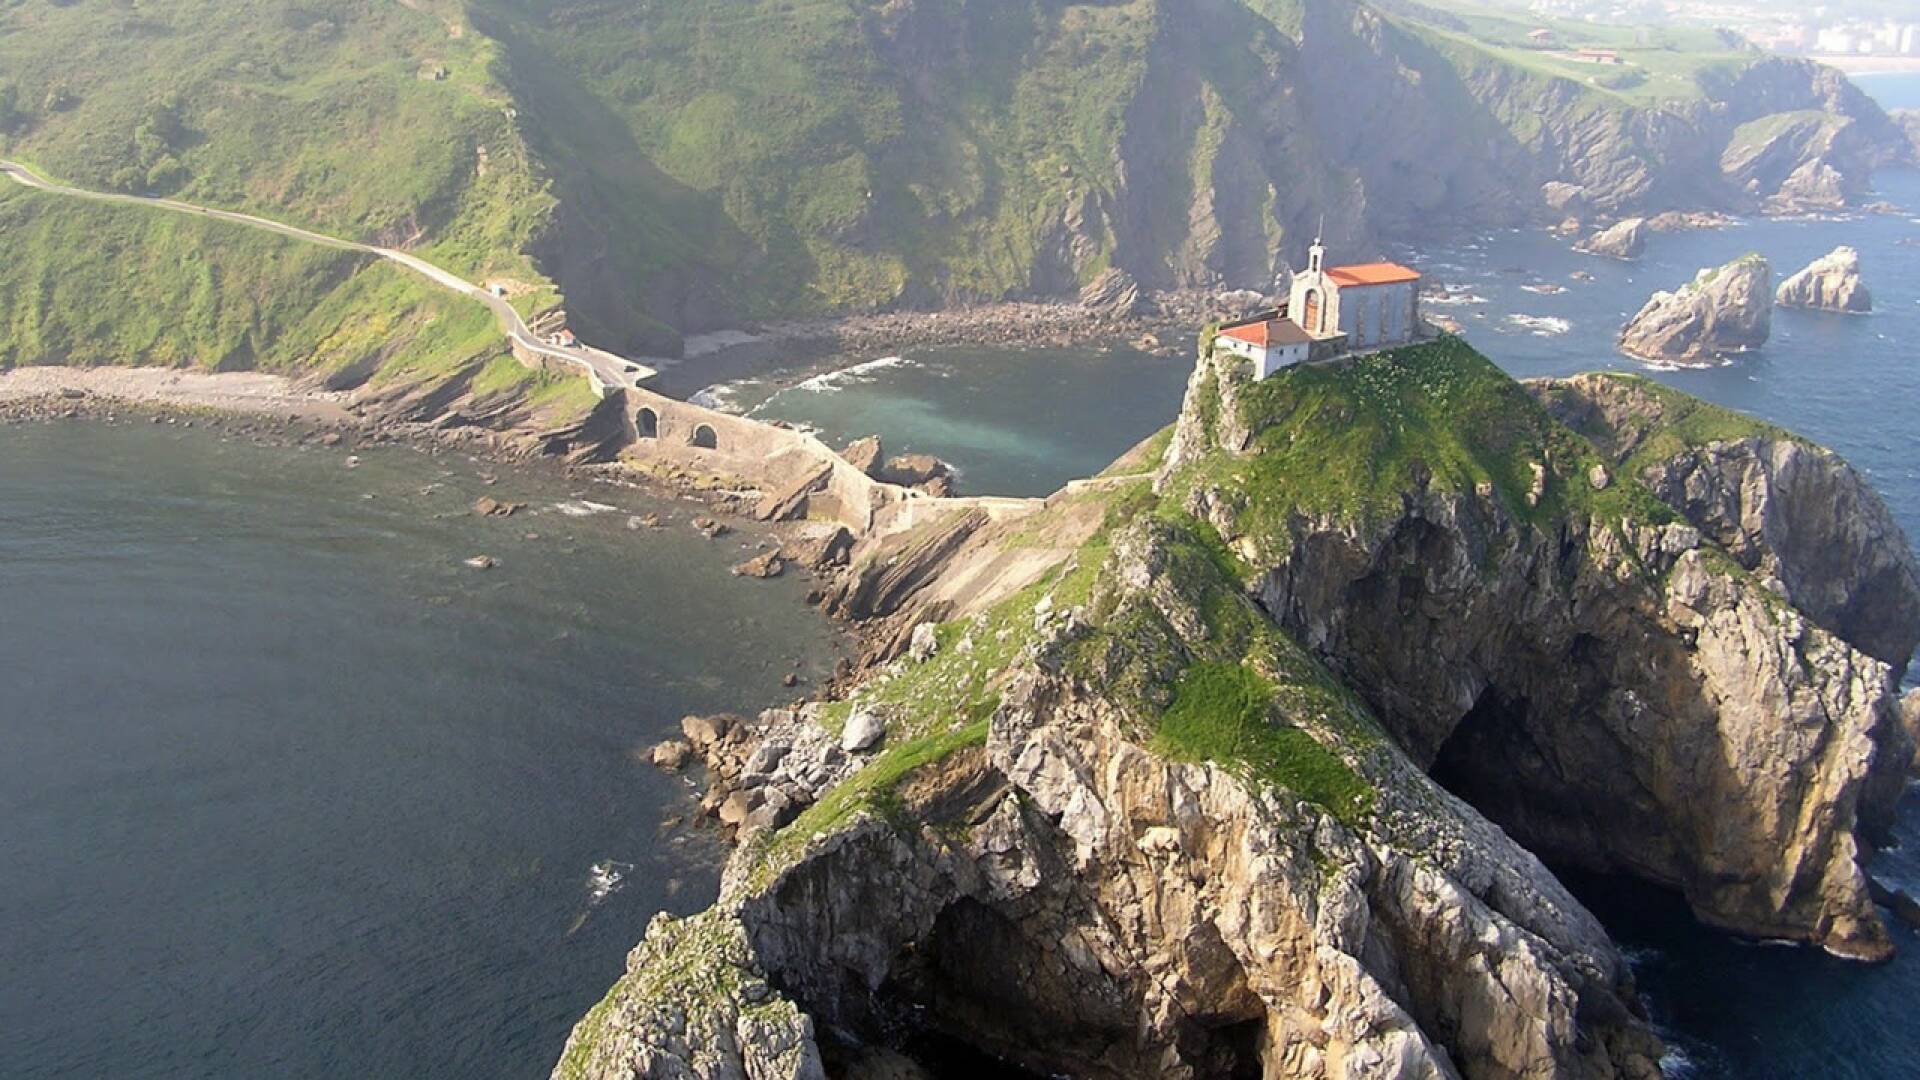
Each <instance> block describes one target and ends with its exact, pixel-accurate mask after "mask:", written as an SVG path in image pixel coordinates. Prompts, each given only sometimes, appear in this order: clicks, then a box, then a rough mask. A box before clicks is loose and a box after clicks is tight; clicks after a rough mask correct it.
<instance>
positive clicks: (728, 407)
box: [687, 382, 746, 416]
mask: <svg viewBox="0 0 1920 1080" xmlns="http://www.w3.org/2000/svg"><path fill="white" fill-rule="evenodd" d="M745 389H746V384H745V383H739V382H730V383H714V384H713V385H712V386H708V387H704V388H702V389H700V390H696V391H694V393H693V396H692V397H689V398H688V399H687V402H688V404H691V405H698V406H700V407H701V408H703V409H712V410H713V411H714V412H723V413H731V414H733V415H735V416H738V415H740V413H741V412H742V411H743V410H742V409H741V408H740V394H741V393H742V391H744V390H745Z"/></svg>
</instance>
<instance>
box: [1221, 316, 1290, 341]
mask: <svg viewBox="0 0 1920 1080" xmlns="http://www.w3.org/2000/svg"><path fill="white" fill-rule="evenodd" d="M1220 336H1221V337H1230V338H1233V339H1234V340H1235V341H1244V342H1246V343H1247V344H1249V345H1258V346H1260V347H1261V348H1266V347H1267V346H1269V345H1298V344H1300V343H1301V342H1303V341H1312V340H1313V336H1312V335H1310V334H1308V333H1307V332H1306V331H1305V330H1302V329H1300V327H1298V326H1296V325H1295V324H1294V322H1293V320H1291V319H1267V320H1265V321H1264V322H1256V323H1248V324H1246V325H1244V326H1230V327H1228V328H1227V329H1225V330H1222V331H1220Z"/></svg>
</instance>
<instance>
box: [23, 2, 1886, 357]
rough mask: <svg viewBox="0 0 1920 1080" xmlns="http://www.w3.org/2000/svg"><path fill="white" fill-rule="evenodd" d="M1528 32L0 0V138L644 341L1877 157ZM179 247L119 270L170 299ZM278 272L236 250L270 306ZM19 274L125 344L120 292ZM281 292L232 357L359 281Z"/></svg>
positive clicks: (1688, 44)
mask: <svg viewBox="0 0 1920 1080" xmlns="http://www.w3.org/2000/svg"><path fill="white" fill-rule="evenodd" d="M1558 25H1560V26H1561V32H1562V33H1565V34H1569V35H1575V36H1578V35H1585V34H1612V33H1613V32H1612V31H1607V30H1603V29H1601V28H1597V27H1591V26H1576V25H1572V24H1558ZM1534 26H1535V23H1534V21H1533V20H1532V19H1531V18H1527V19H1519V18H1517V17H1516V18H1512V19H1507V18H1495V17H1492V16H1491V15H1488V16H1486V17H1481V18H1477V19H1476V20H1474V21H1473V23H1472V24H1471V25H1469V24H1468V23H1467V22H1465V21H1463V20H1461V19H1458V18H1455V17H1454V16H1451V15H1448V14H1447V13H1445V12H1442V11H1440V10H1438V9H1435V8H1431V7H1428V6H1424V5H1419V4H1411V3H1391V4H1381V5H1378V6H1375V5H1371V4H1367V3H1358V2H1353V0H1324V2H1322V0H1315V2H1312V3H1306V2H1301V0H1125V2H1084V0H1083V2H1070V3H1054V2H1041V0H991V2H988V0H887V2H884V3H878V2H876V3H863V4H846V3H840V2H817V0H806V2H798V3H795V2H787V0H707V2H704V3H698V4H644V5H608V4H601V3H595V2H590V0H419V2H417V3H409V4H402V5H396V4H386V3H373V2H371V0H346V2H343V4H342V5H341V10H340V11H339V12H336V13H332V14H324V15H316V14H314V13H313V12H312V11H310V10H308V5H303V4H301V3H298V2H296V0H263V2H262V4H261V5H260V6H259V7H258V8H245V9H242V8H234V7H232V6H231V5H221V4H217V3H213V2H212V0H175V2H171V3H168V4H164V5H153V6H151V7H150V8H143V9H142V10H140V11H137V12H135V11H132V10H130V9H125V8H118V7H113V6H111V5H107V6H101V5H87V4H29V5H24V6H16V7H14V8H10V9H8V10H7V12H6V13H5V14H3V15H0V142H4V144H5V146H6V148H7V150H8V153H9V154H12V155H14V156H16V157H19V158H21V159H23V160H26V161H29V162H33V163H35V164H36V165H37V166H39V167H42V168H44V170H45V171H46V172H47V173H48V174H49V175H52V176H57V177H60V178H63V179H65V180H68V181H71V182H73V183H75V184H77V185H79V186H82V187H88V188H93V189H98V190H109V191H121V192H128V193H138V194H153V195H171V196H177V197H180V198H183V199H186V200H187V201H190V202H195V203H198V204H201V205H206V206H213V207H220V208H224V209H230V210H244V211H248V212H252V213H255V214H259V215H261V216H265V217H269V218H273V219H275V220H282V221H287V222H292V223H298V224H301V225H303V226H305V227H309V228H315V229H318V230H320V231H323V232H327V233H330V234H333V235H339V236H343V237H349V238H353V239H357V240H366V241H373V242H378V243H380V244H383V245H385V246H392V247H398V248H403V249H405V250H408V251H413V252H416V253H419V254H421V255H422V256H423V257H427V258H429V259H432V260H434V261H436V262H437V263H439V264H441V265H444V266H446V267H447V268H448V269H449V270H451V271H454V272H456V273H459V274H461V275H463V276H466V277H468V278H470V279H471V280H473V281H476V282H496V283H499V284H500V285H501V286H502V287H503V288H505V289H507V290H509V292H510V294H511V295H512V296H514V297H515V299H516V302H517V303H518V304H519V305H520V306H521V307H522V310H523V311H524V312H525V313H526V314H527V315H528V316H529V318H530V320H531V319H532V318H533V317H534V316H535V315H537V314H540V313H552V312H556V311H559V310H562V309H564V310H565V312H566V313H567V317H568V319H569V320H570V325H571V327H572V329H574V330H575V331H576V332H578V333H579V334H580V335H581V337H582V338H583V339H584V340H587V341H591V342H593V343H594V344H595V345H597V346H600V347H602V348H606V349H609V350H611V351H614V352H616V353H620V354H623V355H655V356H658V355H669V356H670V355H675V354H677V353H678V352H679V351H680V349H681V346H682V335H684V334H690V333H697V332H701V331H706V330H713V329H723V328H732V327H739V326H740V325H742V324H743V323H753V322H765V321H767V320H774V319H780V318H784V317H789V316H799V315H814V314H844V313H855V312H866V311H872V310H876V309H927V308H937V307H942V306H951V305H956V304H962V303H972V302H979V301H987V300H1002V299H1023V298H1024V299H1030V298H1035V297H1057V298H1063V299H1064V298H1070V297H1073V296H1075V295H1077V294H1078V293H1079V292H1080V291H1081V290H1082V289H1083V288H1085V287H1087V286H1088V285H1091V284H1093V283H1094V282H1096V281H1097V280H1099V279H1100V278H1101V277H1102V276H1103V275H1104V274H1106V273H1108V272H1109V271H1116V270H1117V271H1122V272H1124V273H1125V274H1126V275H1128V276H1129V277H1130V278H1131V279H1132V280H1133V281H1135V282H1137V283H1138V284H1139V286H1140V288H1141V290H1142V292H1143V294H1145V295H1148V296H1149V297H1150V296H1151V294H1153V293H1155V292H1162V291H1166V290H1174V289H1188V288H1205V289H1219V288H1223V287H1225V288H1242V287H1244V288H1251V289H1255V290H1259V291H1262V292H1264V291H1267V290H1268V289H1270V288H1271V286H1272V285H1273V283H1274V280H1275V277H1276V275H1277V274H1279V273H1280V272H1281V271H1282V269H1283V264H1285V263H1286V262H1287V261H1288V260H1292V261H1294V262H1298V261H1299V260H1301V259H1302V258H1303V257H1304V249H1305V246H1306V243H1307V241H1308V240H1309V239H1311V237H1312V235H1313V233H1314V231H1315V230H1316V229H1317V228H1318V227H1319V224H1320V223H1321V222H1322V221H1323V220H1324V222H1325V225H1326V230H1327V235H1326V238H1327V239H1328V240H1329V241H1330V242H1332V243H1333V244H1334V245H1336V246H1338V247H1344V248H1371V247H1377V246H1378V245H1379V244H1380V243H1381V242H1384V241H1396V240H1411V239H1415V238H1417V237H1418V236H1420V235H1422V234H1431V233H1433V232H1436V231H1439V230H1474V229H1481V230H1483V229H1487V228H1492V227H1501V226H1516V225H1525V224H1559V223H1562V222H1563V221H1565V220H1567V219H1569V218H1571V219H1573V220H1574V221H1575V223H1576V224H1577V225H1579V226H1580V227H1581V231H1583V232H1590V231H1591V229H1592V227H1594V226H1597V225H1599V224H1602V223H1604V222H1606V221H1612V220H1615V219H1618V218H1620V217H1623V216H1626V215H1630V214H1655V213H1658V212H1661V211H1667V210H1714V211H1724V212H1744V211H1760V210H1767V209H1794V208H1800V207H1806V206H1828V205H1832V204H1834V203H1836V202H1852V201H1858V200H1859V198H1860V196H1861V195H1862V194H1863V193H1864V192H1865V190H1866V186H1867V183H1868V178H1869V176H1870V174H1871V171H1872V169H1874V168H1875V167H1877V166H1879V165H1883V164H1887V163H1889V162H1893V161H1896V160H1905V159H1908V158H1909V157H1910V155H1911V154H1912V149H1911V146H1910V144H1909V142H1908V140H1907V139H1906V137H1905V136H1904V134H1903V133H1902V131H1901V130H1900V129H1899V128H1898V127H1897V126H1896V125H1895V124H1894V122H1893V121H1892V120H1891V119H1889V118H1888V117H1887V115H1886V114H1885V113H1884V112H1883V111H1882V110H1880V109H1879V108H1878V107H1877V106H1875V105H1874V104H1873V103H1872V102H1871V101H1870V100H1868V99H1867V98H1866V97H1864V96H1863V95H1862V94H1860V93H1859V91H1858V90H1856V89H1854V88H1853V86H1852V85H1851V84H1850V83H1848V82H1847V81H1846V80H1845V78H1844V77H1842V76H1841V75H1840V74H1839V73H1838V72H1835V71H1833V70H1832V69H1829V68H1824V67H1822V66H1820V65H1818V64H1814V63H1811V62H1806V61H1799V60H1789V59H1784V58H1778V57H1767V56H1764V55H1762V54H1759V53H1756V52H1753V51H1750V50H1747V49H1745V48H1743V47H1740V46H1738V45H1735V44H1732V43H1729V42H1727V41H1724V40H1721V39H1719V38H1717V37H1715V36H1714V35H1712V34H1711V33H1707V32H1701V33H1698V34H1693V33H1682V32H1680V31H1670V30H1667V29H1649V30H1648V31H1647V34H1648V40H1647V41H1646V42H1645V43H1643V44H1621V45H1620V51H1621V63H1619V64H1618V65H1610V66H1608V67H1606V68H1601V67H1597V66H1596V65H1593V64H1586V63H1580V62H1577V61H1576V60H1574V59H1572V58H1571V57H1570V56H1569V55H1567V54H1566V52H1565V51H1564V50H1541V49H1533V48H1527V47H1525V45H1526V36H1525V35H1526V33H1527V31H1529V30H1531V29H1532V28H1533V27H1534ZM1615 36H1617V35H1615ZM1629 40H1631V39H1629ZM76 57H78V58H84V59H85V60H86V77H85V78H84V79H83V78H78V77H76V74H75V71H74V63H75V58H76ZM268 57H271V58H272V59H271V61H269V60H267V59H266V58H268ZM376 60H377V63H376V62H375V61H376ZM162 85H164V86H165V87H166V88H167V89H166V92H165V93H164V94H157V93H156V92H155V91H154V89H153V88H154V87H156V86H162ZM374 133H380V135H379V137H378V138H376V137H375V134H374ZM39 212H40V213H45V214H60V215H69V214H72V213H74V211H71V210H69V209H68V208H64V207H58V206H55V207H49V208H47V209H45V210H42V211H39ZM213 239H214V240H216V241H217V240H218V238H217V237H214V238H213ZM50 254H51V255H52V256H53V270H54V271H56V272H59V273H69V272H70V268H69V267H68V266H65V265H63V264H62V260H68V259H82V258H83V256H82V255H80V254H79V253H75V252H71V251H68V250H67V249H64V248H62V249H55V250H54V251H52V252H51V253H50ZM185 265H187V264H181V263H179V262H176V261H167V260H158V259H156V260H155V261H153V262H152V263H150V264H149V265H148V267H147V271H148V276H149V277H151V278H152V279H154V282H155V283H156V284H165V285H167V286H168V287H170V288H173V289H175V290H177V291H178V292H179V293H180V294H182V295H189V294H191V290H192V288H193V281H194V279H193V276H192V274H191V273H190V272H188V270H187V269H184V268H183V266H185ZM273 269H274V268H273V267H272V266H268V265H262V263H261V260H258V259H249V260H248V261H247V265H245V266H244V267H240V266H236V267H235V268H234V271H235V273H236V275H239V274H240V273H241V272H242V270H244V271H245V274H246V277H245V281H246V283H247V284H248V286H249V287H250V288H252V289H254V290H255V292H256V293H257V294H258V295H260V296H263V297H277V296H279V294H278V293H276V292H275V284H274V282H273V281H272V280H271V277H272V274H273ZM236 280H239V278H238V276H236ZM16 291H21V292H23V294H26V295H31V294H34V293H35V292H36V290H33V289H30V288H23V290H16ZM52 299H53V301H54V302H56V303H58V304H59V305H61V306H63V307H64V306H67V305H68V304H72V308H71V312H70V314H71V315H72V317H74V318H76V319H83V320H84V319H101V318H106V319H109V320H110V321H111V322H112V324H113V326H114V327H115V328H121V327H124V328H125V330H126V332H127V333H128V334H129V335H138V334H141V333H146V334H151V328H149V327H148V326H147V325H146V323H145V322H144V321H143V319H142V317H141V308H140V307H138V306H137V305H116V306H113V307H112V308H111V309H110V310H105V311H102V310H101V309H99V308H98V305H88V304H86V303H84V302H81V301H69V300H68V299H67V298H66V297H64V296H55V297H53V298H52ZM303 299H305V296H304V291H303V290H295V291H293V292H289V293H287V294H286V295H285V296H284V297H283V298H280V299H279V301H278V303H277V304H276V305H275V306H278V307H281V308H284V309H286V313H285V316H286V317H285V318H284V319H282V320H280V321H277V322H275V323H268V324H263V325H262V326H261V327H260V328H259V330H258V332H257V333H255V334H254V339H255V340H253V341H251V342H249V343H248V344H249V347H250V348H252V349H254V350H256V351H258V352H262V353H265V352H270V351H279V350H284V349H285V348H287V347H288V345H287V343H283V342H282V341H280V340H279V339H280V338H282V337H283V336H285V337H287V338H288V339H289V340H290V342H291V343H292V344H293V345H294V346H295V347H297V345H298V343H299V341H301V340H302V339H301V338H300V337H298V336H297V335H293V334H291V332H290V330H289V326H290V324H291V323H293V322H297V321H298V320H299V319H300V318H302V317H303V316H305V315H306V314H307V313H308V312H317V313H319V315H320V316H322V317H325V318H327V319H328V320H329V322H328V324H327V325H328V326H342V327H345V328H346V332H349V333H350V332H352V330H353V329H354V328H356V327H359V326H366V325H379V324H380V323H381V320H383V319H385V318H387V317H388V316H389V315H390V313H391V310H392V309H393V306H394V298H393V297H392V296H391V295H383V294H381V293H380V292H379V291H378V290H372V289H361V290H353V291H349V292H342V293H341V294H339V295H338V296H336V297H333V298H332V299H331V300H330V301H329V302H326V303H318V302H307V303H304V304H297V303H296V301H301V300H303ZM56 314H69V313H56ZM219 329H220V330H221V331H222V337H223V338H225V339H229V340H227V341H225V342H223V343H225V344H227V345H228V346H229V347H230V348H231V347H232V345H233V344H234V341H233V340H231V339H237V338H238V337H239V334H238V332H237V331H235V330H232V329H230V328H228V327H226V326H222V327H220V328H219ZM244 359H245V356H244V354H238V355H237V356H236V361H244Z"/></svg>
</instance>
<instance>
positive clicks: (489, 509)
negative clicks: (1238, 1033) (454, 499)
mask: <svg viewBox="0 0 1920 1080" xmlns="http://www.w3.org/2000/svg"><path fill="white" fill-rule="evenodd" d="M525 506H526V504H525V503H516V502H504V501H502V500H500V499H496V498H494V497H493V496H491V495H482V496H480V497H479V498H477V499H475V500H473V512H474V513H475V514H477V515H479V516H480V517H512V516H513V515H514V514H516V513H518V512H519V511H520V510H521V509H522V508H524V507H525Z"/></svg>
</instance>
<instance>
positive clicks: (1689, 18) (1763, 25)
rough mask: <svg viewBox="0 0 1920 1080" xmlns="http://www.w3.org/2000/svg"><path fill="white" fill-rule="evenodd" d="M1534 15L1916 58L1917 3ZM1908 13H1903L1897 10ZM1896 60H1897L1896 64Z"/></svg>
mask: <svg viewBox="0 0 1920 1080" xmlns="http://www.w3.org/2000/svg"><path fill="white" fill-rule="evenodd" d="M1527 9H1528V10H1529V11H1530V12H1532V13H1533V14H1535V15H1537V16H1539V17H1541V18H1559V19H1578V20H1580V21H1583V22H1590V23H1601V24H1608V25H1638V26H1646V25H1649V24H1656V25H1657V24H1668V25H1675V24H1678V25H1692V26H1704V27H1713V28H1717V29H1725V30H1730V31H1733V32H1735V33H1737V34H1739V35H1740V36H1741V37H1743V38H1745V39H1746V40H1747V41H1749V42H1752V43H1753V44H1754V45H1755V46H1757V47H1759V48H1761V49H1765V50H1767V51H1769V52H1775V53H1782V54H1786V55H1790V56H1811V57H1815V58H1819V59H1841V60H1855V59H1858V58H1862V57H1865V58H1885V59H1892V58H1912V59H1914V60H1916V61H1920V19H1916V18H1913V17H1911V16H1912V15H1913V14H1914V13H1915V12H1916V11H1920V9H1914V8H1904V6H1902V5H1856V6H1854V7H1853V8H1847V7H1844V6H1842V5H1832V4H1791V5H1788V4H1778V3H1769V2H1766V0H1752V2H1748V3H1677V2H1673V0H1533V2H1532V3H1530V4H1528V5H1527ZM1901 16H1908V17H1901ZM1902 66H1905V65H1904V64H1903V65H1902Z"/></svg>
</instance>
